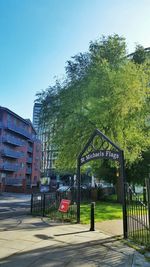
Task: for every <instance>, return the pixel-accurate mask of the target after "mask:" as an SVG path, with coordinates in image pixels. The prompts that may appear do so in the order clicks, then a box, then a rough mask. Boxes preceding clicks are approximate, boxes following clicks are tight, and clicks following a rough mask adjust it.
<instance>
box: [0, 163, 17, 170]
mask: <svg viewBox="0 0 150 267" xmlns="http://www.w3.org/2000/svg"><path fill="white" fill-rule="evenodd" d="M0 169H1V170H4V171H10V172H16V171H18V169H19V165H18V164H13V163H8V162H5V163H2V164H0Z"/></svg>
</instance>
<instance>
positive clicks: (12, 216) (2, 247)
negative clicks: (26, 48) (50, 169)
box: [0, 193, 150, 267]
mask: <svg viewBox="0 0 150 267" xmlns="http://www.w3.org/2000/svg"><path fill="white" fill-rule="evenodd" d="M29 202H30V196H25V195H21V194H20V195H15V194H8V193H7V194H1V195H0V215H1V216H0V267H30V266H32V267H40V266H42V267H48V266H50V267H59V266H61V267H68V266H69V267H74V266H77V267H78V266H81V267H86V266H87V267H93V266H94V267H96V266H97V267H100V266H104V267H105V266H107V267H111V266H122V267H139V266H141V267H150V261H149V262H148V261H146V258H145V257H144V255H141V254H139V253H138V252H136V251H135V250H134V249H132V248H130V247H128V246H126V245H125V244H124V243H123V242H122V241H121V240H120V237H116V235H122V221H121V220H120V221H119V220H113V221H106V222H103V223H97V224H96V231H93V232H91V231H89V226H87V225H86V226H85V225H79V224H63V223H62V224H61V223H59V224H56V223H54V222H52V221H49V220H48V219H47V218H40V217H32V216H30V215H29ZM24 212H26V214H25V213H24ZM27 214H28V215H27ZM114 235H115V237H114ZM146 257H147V259H149V260H150V255H149V253H147V254H146Z"/></svg>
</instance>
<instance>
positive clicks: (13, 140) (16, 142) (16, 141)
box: [3, 135, 25, 146]
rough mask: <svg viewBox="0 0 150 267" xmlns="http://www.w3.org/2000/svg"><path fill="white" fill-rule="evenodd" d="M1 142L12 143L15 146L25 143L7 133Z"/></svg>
mask: <svg viewBox="0 0 150 267" xmlns="http://www.w3.org/2000/svg"><path fill="white" fill-rule="evenodd" d="M3 142H5V143H9V144H13V145H15V146H23V145H25V143H24V142H23V141H21V140H19V139H17V138H15V137H13V136H9V135H7V136H4V137H3Z"/></svg>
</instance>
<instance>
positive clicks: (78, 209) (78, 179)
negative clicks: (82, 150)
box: [77, 158, 81, 223]
mask: <svg viewBox="0 0 150 267" xmlns="http://www.w3.org/2000/svg"><path fill="white" fill-rule="evenodd" d="M80 185H81V177H80V158H78V160H77V223H80V202H81V192H80V191H81V186H80Z"/></svg>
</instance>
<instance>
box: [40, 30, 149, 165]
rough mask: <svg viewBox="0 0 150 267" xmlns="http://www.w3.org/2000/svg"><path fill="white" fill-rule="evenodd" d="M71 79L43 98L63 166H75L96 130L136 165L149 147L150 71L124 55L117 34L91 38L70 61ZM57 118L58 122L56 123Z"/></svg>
mask: <svg viewBox="0 0 150 267" xmlns="http://www.w3.org/2000/svg"><path fill="white" fill-rule="evenodd" d="M66 71H67V73H66V74H67V78H66V80H65V82H64V83H63V84H61V85H60V84H59V85H58V84H56V86H55V87H54V88H53V90H52V89H51V90H48V91H47V92H46V94H44V95H43V96H42V97H43V99H42V103H43V118H44V121H45V123H46V124H47V125H51V127H52V128H53V131H54V133H55V134H54V136H53V142H54V144H55V145H57V147H58V150H59V156H58V160H57V164H58V166H59V168H61V169H67V170H70V169H72V170H74V169H75V167H76V158H77V156H78V154H79V152H80V151H81V149H82V147H83V146H84V144H85V143H86V141H87V140H88V138H89V136H90V135H91V133H92V132H93V130H94V129H95V128H99V129H100V130H101V131H102V132H103V133H104V134H106V135H107V136H108V137H109V138H110V139H112V141H114V142H115V143H116V144H118V145H119V146H120V147H121V148H122V149H123V150H124V151H125V158H126V164H128V165H132V164H133V162H135V161H136V160H137V159H139V158H140V157H142V152H143V151H144V150H146V149H147V147H149V143H150V141H149V140H150V139H149V131H148V130H147V129H148V128H147V126H146V124H145V121H146V118H147V116H148V113H149V110H148V96H149V86H148V84H149V69H148V67H147V65H146V67H145V65H144V64H140V65H138V64H135V62H134V61H131V60H128V59H127V58H126V43H125V40H124V38H122V37H119V36H118V35H114V36H108V37H102V38H101V39H100V41H96V42H92V43H91V44H90V47H89V51H88V52H87V53H85V54H79V55H77V56H75V57H74V58H73V60H72V61H69V62H68V65H67V67H66ZM53 121H55V123H53Z"/></svg>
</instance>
